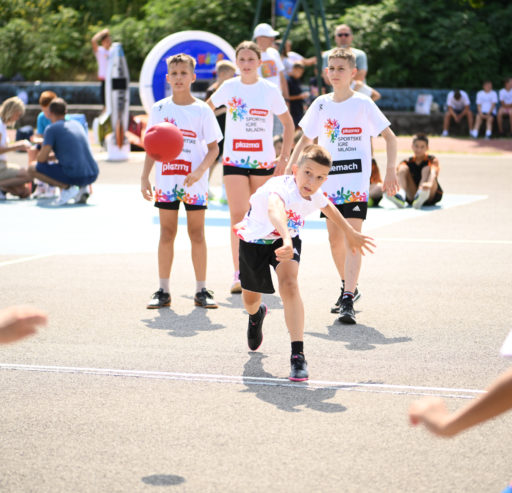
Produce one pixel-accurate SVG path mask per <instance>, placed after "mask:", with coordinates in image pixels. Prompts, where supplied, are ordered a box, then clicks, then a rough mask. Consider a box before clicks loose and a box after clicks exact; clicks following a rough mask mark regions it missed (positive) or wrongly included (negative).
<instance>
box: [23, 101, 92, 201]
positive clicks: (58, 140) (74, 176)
mask: <svg viewBox="0 0 512 493" xmlns="http://www.w3.org/2000/svg"><path fill="white" fill-rule="evenodd" d="M49 109H50V111H49V116H50V121H51V122H52V124H51V125H50V126H48V127H47V128H46V130H45V132H44V140H43V146H42V147H41V150H40V151H39V153H38V154H37V163H32V164H31V165H30V166H29V173H30V176H31V177H32V178H37V179H39V180H41V181H43V182H45V183H49V184H50V185H53V186H56V187H59V188H60V189H61V193H60V197H59V199H58V201H57V205H64V204H66V203H68V202H69V201H70V200H72V199H75V203H77V204H84V203H85V202H86V201H87V199H88V198H89V185H90V184H91V183H93V182H94V181H95V180H96V178H97V177H98V173H99V170H98V164H97V163H96V161H95V160H94V158H93V156H92V154H91V149H90V146H89V141H88V137H87V134H86V133H85V130H84V127H83V126H82V125H81V124H80V123H79V122H77V121H76V120H65V116H66V102H65V101H64V100H63V99H61V98H55V99H54V100H53V101H52V102H51V103H50V108H49ZM52 154H54V155H55V157H56V159H57V162H56V163H49V160H50V159H51V157H52Z"/></svg>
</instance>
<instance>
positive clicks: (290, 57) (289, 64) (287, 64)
mask: <svg viewBox="0 0 512 493" xmlns="http://www.w3.org/2000/svg"><path fill="white" fill-rule="evenodd" d="M302 60H304V57H303V56H302V55H299V54H298V53H295V51H289V52H288V53H287V55H286V57H285V58H283V65H284V69H285V70H286V73H287V74H289V73H290V72H291V71H292V68H293V64H294V63H297V62H301V61H302Z"/></svg>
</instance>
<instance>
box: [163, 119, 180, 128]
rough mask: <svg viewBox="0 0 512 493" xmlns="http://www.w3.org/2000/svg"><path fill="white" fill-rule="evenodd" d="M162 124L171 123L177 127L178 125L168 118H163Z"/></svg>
mask: <svg viewBox="0 0 512 493" xmlns="http://www.w3.org/2000/svg"><path fill="white" fill-rule="evenodd" d="M164 122H167V123H172V124H173V125H176V126H178V123H177V122H176V120H175V119H174V118H171V119H169V118H168V117H165V118H164Z"/></svg>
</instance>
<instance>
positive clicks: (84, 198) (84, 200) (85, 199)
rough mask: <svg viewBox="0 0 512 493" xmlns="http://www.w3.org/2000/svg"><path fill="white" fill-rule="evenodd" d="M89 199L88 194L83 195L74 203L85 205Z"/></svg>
mask: <svg viewBox="0 0 512 493" xmlns="http://www.w3.org/2000/svg"><path fill="white" fill-rule="evenodd" d="M88 199H89V194H88V193H83V194H82V196H81V197H80V198H79V199H78V200H77V201H76V203H77V204H87V200H88Z"/></svg>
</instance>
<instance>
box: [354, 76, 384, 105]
mask: <svg viewBox="0 0 512 493" xmlns="http://www.w3.org/2000/svg"><path fill="white" fill-rule="evenodd" d="M350 89H352V90H353V91H357V92H360V93H361V94H364V95H366V96H368V97H369V98H370V99H371V100H372V101H378V100H379V99H380V98H381V97H382V96H381V95H380V92H379V91H376V90H375V89H374V88H373V87H370V86H369V85H368V84H365V83H364V82H362V81H360V80H355V79H354V80H353V81H352V83H351V84H350Z"/></svg>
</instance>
